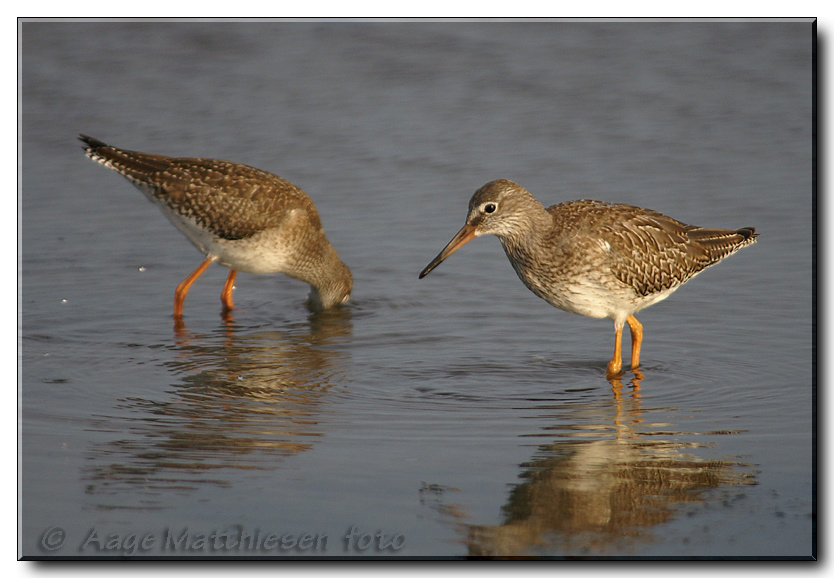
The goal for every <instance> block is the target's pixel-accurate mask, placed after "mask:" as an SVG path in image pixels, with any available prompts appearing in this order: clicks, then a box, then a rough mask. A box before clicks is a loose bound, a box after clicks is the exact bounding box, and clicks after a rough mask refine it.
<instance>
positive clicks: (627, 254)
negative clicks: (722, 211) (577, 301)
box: [547, 200, 758, 296]
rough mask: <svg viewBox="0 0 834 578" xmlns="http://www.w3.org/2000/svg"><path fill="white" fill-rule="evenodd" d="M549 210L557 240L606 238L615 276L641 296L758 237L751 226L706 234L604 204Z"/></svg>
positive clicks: (672, 283)
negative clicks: (559, 238) (554, 224)
mask: <svg viewBox="0 0 834 578" xmlns="http://www.w3.org/2000/svg"><path fill="white" fill-rule="evenodd" d="M547 210H548V212H549V213H550V214H551V215H553V218H554V221H555V222H557V223H558V227H556V228H555V229H554V234H556V235H558V236H559V237H561V238H565V237H568V238H570V237H571V236H572V235H574V234H579V235H594V236H595V237H598V238H600V239H604V240H605V242H606V243H607V244H608V246H609V247H610V251H611V253H612V254H613V255H614V256H615V259H613V260H612V263H613V265H612V267H613V270H612V272H613V273H614V275H615V277H616V278H617V279H619V280H620V281H621V282H623V283H625V284H626V285H628V286H630V287H632V288H633V289H634V291H635V292H636V293H637V294H638V295H643V296H645V295H650V294H652V293H656V292H660V291H663V290H665V289H669V288H671V287H675V286H677V285H681V284H683V283H685V282H686V281H688V280H689V279H691V278H692V277H693V276H694V275H696V274H697V273H700V272H701V271H703V270H704V269H706V268H707V267H709V266H711V265H715V264H716V263H718V262H719V261H721V260H723V259H725V258H726V257H728V256H730V255H732V254H733V253H735V252H736V251H738V250H739V249H742V248H743V247H746V246H748V245H751V244H753V243H755V242H756V237H758V234H757V233H756V232H755V231H756V230H755V228H753V227H743V228H741V229H737V230H725V229H705V228H701V227H696V226H693V225H687V224H685V223H682V222H680V221H678V220H675V219H673V218H671V217H667V216H666V215H663V214H662V213H658V212H657V211H652V210H649V209H643V208H640V207H633V206H631V205H615V204H610V203H604V202H601V201H585V200H583V201H570V202H567V203H561V204H559V205H553V206H552V207H549V208H548V209H547Z"/></svg>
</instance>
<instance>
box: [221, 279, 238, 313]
mask: <svg viewBox="0 0 834 578" xmlns="http://www.w3.org/2000/svg"><path fill="white" fill-rule="evenodd" d="M235 277H237V271H235V270H234V269H232V272H231V273H229V278H228V279H226V285H224V286H223V293H221V294H220V300H221V301H222V302H223V312H224V313H228V312H229V311H232V310H234V308H235V303H234V300H233V299H232V289H234V288H235Z"/></svg>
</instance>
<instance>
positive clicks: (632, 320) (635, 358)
mask: <svg viewBox="0 0 834 578" xmlns="http://www.w3.org/2000/svg"><path fill="white" fill-rule="evenodd" d="M626 322H628V328H629V329H631V369H634V368H635V367H638V366H639V365H640V346H641V345H642V344H643V325H642V324H641V323H640V322H639V321H637V318H636V317H634V315H629V316H628V317H627V318H626Z"/></svg>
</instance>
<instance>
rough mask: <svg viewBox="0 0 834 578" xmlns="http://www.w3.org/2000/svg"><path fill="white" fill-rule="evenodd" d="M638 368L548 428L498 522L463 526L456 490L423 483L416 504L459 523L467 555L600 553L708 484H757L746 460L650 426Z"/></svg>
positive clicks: (641, 539)
mask: <svg viewBox="0 0 834 578" xmlns="http://www.w3.org/2000/svg"><path fill="white" fill-rule="evenodd" d="M634 373H635V374H634V379H632V380H631V382H630V383H629V384H628V386H627V390H626V392H625V393H624V392H623V389H624V388H623V384H622V383H621V382H620V380H619V379H616V380H612V382H611V383H612V387H613V389H614V395H613V397H609V398H607V399H608V400H609V401H608V402H607V403H603V402H602V398H601V401H600V403H599V405H598V406H597V407H595V408H588V407H585V408H584V409H583V410H579V411H578V412H577V414H576V419H575V423H574V425H569V426H567V427H565V426H556V427H554V428H553V430H554V431H555V430H557V429H564V431H560V432H559V433H558V434H557V436H558V437H559V438H560V441H558V442H556V443H552V444H548V445H543V446H540V447H539V450H538V452H537V457H535V458H534V459H533V460H532V461H530V462H528V463H524V464H521V468H522V470H523V471H522V473H521V474H520V478H521V479H522V481H521V483H519V484H517V485H516V486H515V487H514V488H513V489H512V491H511V492H510V495H509V498H508V500H507V503H506V504H505V505H503V506H502V508H501V512H502V515H503V518H504V521H503V523H502V524H501V525H497V526H488V525H477V524H471V523H469V522H468V521H467V520H468V515H467V513H466V511H465V508H464V507H462V506H459V505H456V504H455V503H454V502H455V501H459V500H460V499H461V498H460V495H461V494H460V493H459V491H458V490H456V489H454V488H449V487H447V486H443V485H440V484H424V485H423V487H422V488H421V489H420V497H421V502H422V503H423V505H424V506H426V507H429V508H431V509H433V510H435V511H436V512H438V513H439V514H440V518H441V520H442V521H443V522H444V523H446V524H449V525H451V526H453V527H454V528H455V530H456V532H457V533H458V534H460V536H461V540H462V541H463V542H465V544H466V547H467V551H468V555H469V556H471V557H475V558H478V557H486V558H515V557H539V556H605V555H612V554H614V553H616V554H623V553H628V552H629V551H630V548H632V547H633V546H636V545H639V544H644V543H645V542H646V541H647V540H651V537H652V535H653V534H654V532H656V527H657V526H659V525H661V524H664V523H667V522H669V521H670V520H672V519H673V518H674V517H675V516H676V515H679V514H680V512H681V510H680V509H677V508H676V507H675V506H676V505H678V504H682V503H693V502H704V501H707V500H709V499H710V498H709V497H708V496H707V495H706V490H710V489H719V488H726V487H730V486H744V485H753V484H755V483H756V482H755V480H754V478H753V474H752V473H750V472H749V471H747V470H749V465H747V464H740V463H735V462H731V461H724V460H704V459H701V458H698V457H696V456H694V455H691V454H688V453H685V452H686V450H687V449H697V448H699V447H705V444H702V443H694V442H688V441H678V440H680V439H681V438H683V437H686V438H690V437H692V436H695V435H698V434H695V433H682V432H674V431H671V429H670V428H671V424H668V423H660V424H650V425H646V417H647V416H646V413H647V411H646V410H644V409H643V408H642V406H641V402H642V400H641V395H640V393H639V383H640V381H641V380H642V379H643V374H642V373H640V372H639V371H635V372H634ZM604 405H607V408H606V410H607V411H606V414H607V415H608V416H609V417H608V418H606V419H605V420H604V421H603V422H599V420H597V423H589V421H588V419H587V417H588V412H593V413H594V414H596V413H598V410H599V409H601V408H602V407H603V406H604ZM666 409H668V408H662V409H661V410H660V411H664V412H665V411H666ZM575 411H576V410H575ZM649 411H651V410H649ZM580 412H581V415H580ZM658 417H659V416H658ZM563 419H564V415H561V416H560V422H561V421H562V420H563ZM568 419H569V418H568ZM732 433H735V432H728V431H722V432H709V433H708V434H701V435H710V434H713V435H718V434H732ZM536 435H539V434H536ZM594 438H597V439H594ZM663 438H666V439H663ZM449 492H456V494H451V495H450V494H449ZM713 496H714V495H713ZM713 499H714V498H713Z"/></svg>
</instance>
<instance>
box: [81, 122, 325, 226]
mask: <svg viewBox="0 0 834 578" xmlns="http://www.w3.org/2000/svg"><path fill="white" fill-rule="evenodd" d="M79 139H80V140H81V141H82V142H84V144H85V145H86V146H85V147H84V150H85V152H86V154H87V156H88V157H89V158H91V159H93V160H95V161H97V162H99V163H101V164H102V165H104V166H106V167H108V168H110V169H113V170H115V171H116V172H118V173H119V174H121V175H122V176H124V177H125V178H127V179H128V180H130V181H131V182H132V183H134V184H135V185H137V186H138V187H139V188H140V189H141V190H142V191H143V192H144V193H145V194H146V195H150V196H153V197H154V198H156V199H157V200H159V201H161V202H163V203H165V204H166V205H167V206H168V207H170V208H171V209H173V210H174V211H176V212H177V213H179V214H181V215H183V216H184V217H188V218H193V219H194V220H196V222H197V223H198V224H199V225H201V226H203V227H205V228H206V229H208V230H210V231H211V232H212V233H214V234H215V235H218V236H219V237H222V238H224V239H228V240H236V239H244V238H247V237H250V236H252V235H254V234H255V233H258V232H260V231H262V230H264V229H267V228H270V227H277V226H279V225H280V224H281V221H282V220H283V218H284V217H285V216H286V215H287V214H288V212H289V211H291V210H292V209H294V208H301V209H304V210H305V211H306V212H307V215H308V217H309V219H310V220H311V223H312V225H313V226H314V227H317V228H321V221H320V220H319V216H318V212H317V211H316V208H315V206H314V205H313V203H312V201H311V200H310V199H309V198H308V197H307V195H306V194H305V193H304V192H303V191H301V190H300V189H299V188H298V187H296V186H295V185H293V184H292V183H290V182H289V181H286V180H284V179H282V178H280V177H278V176H276V175H273V174H271V173H268V172H266V171H262V170H259V169H256V168H254V167H249V166H246V165H241V164H237V163H230V162H226V161H220V160H213V159H203V158H175V157H166V156H161V155H153V154H148V153H142V152H136V151H129V150H123V149H119V148H116V147H113V146H110V145H107V144H105V143H103V142H102V141H100V140H98V139H95V138H93V137H89V136H86V135H80V136H79ZM230 216H231V217H232V218H229V217H230Z"/></svg>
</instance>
